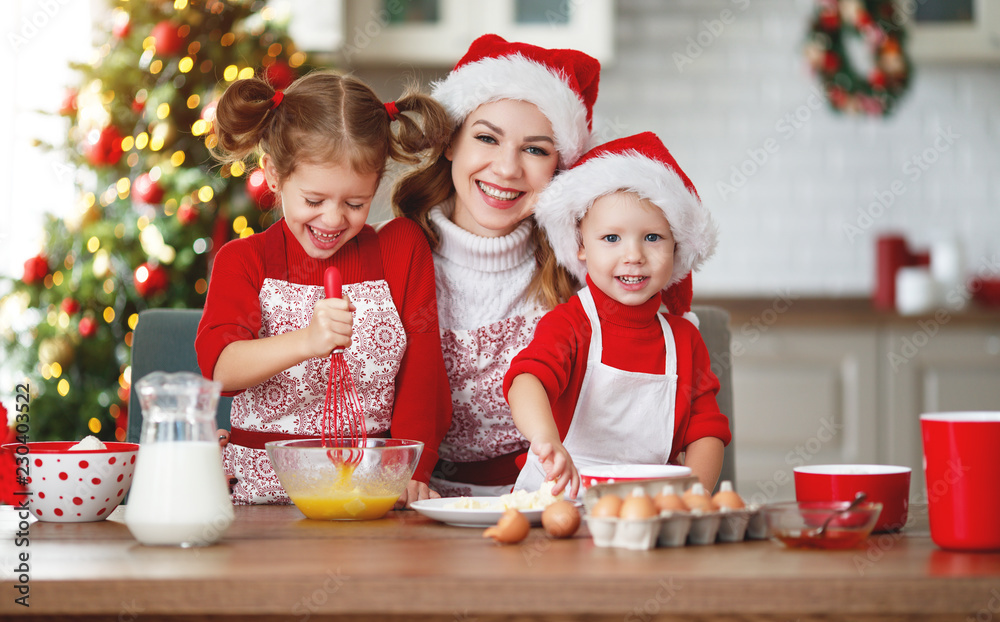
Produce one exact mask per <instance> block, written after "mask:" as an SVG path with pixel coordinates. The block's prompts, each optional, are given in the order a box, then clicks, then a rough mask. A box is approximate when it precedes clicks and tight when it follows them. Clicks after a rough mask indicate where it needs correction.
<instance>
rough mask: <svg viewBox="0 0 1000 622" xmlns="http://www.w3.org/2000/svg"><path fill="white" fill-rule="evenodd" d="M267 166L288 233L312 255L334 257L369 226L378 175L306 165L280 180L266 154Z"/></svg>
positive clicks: (266, 171) (332, 167)
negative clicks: (278, 196)
mask: <svg viewBox="0 0 1000 622" xmlns="http://www.w3.org/2000/svg"><path fill="white" fill-rule="evenodd" d="M263 166H264V175H265V177H266V178H267V182H268V185H276V186H277V190H276V192H277V193H278V194H279V195H280V197H281V207H282V211H283V212H284V216H285V222H286V223H287V224H288V229H289V230H290V231H291V232H292V235H294V236H295V239H296V240H298V242H299V244H301V245H302V248H303V249H305V252H306V254H307V255H309V256H310V257H312V258H314V259H328V258H330V257H332V256H333V255H334V253H336V252H337V251H338V250H340V248H341V247H343V246H344V244H346V243H347V242H348V241H349V240H350V239H351V238H353V237H354V236H356V235H357V234H358V232H359V231H361V228H362V227H364V225H365V220H367V218H368V212H369V211H370V210H371V205H372V198H373V197H374V196H375V191H376V190H377V189H378V182H379V175H378V173H364V174H362V173H357V172H355V171H354V170H352V169H351V168H350V166H346V165H340V164H325V165H318V164H306V163H303V164H299V165H298V166H297V167H296V168H295V170H294V171H292V174H291V175H289V176H288V177H287V178H285V179H283V180H279V179H278V176H277V172H276V171H275V170H274V166H273V163H272V162H271V161H270V159H269V158H268V156H266V155H265V156H264V159H263Z"/></svg>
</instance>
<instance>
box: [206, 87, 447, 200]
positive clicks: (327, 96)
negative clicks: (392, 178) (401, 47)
mask: <svg viewBox="0 0 1000 622" xmlns="http://www.w3.org/2000/svg"><path fill="white" fill-rule="evenodd" d="M276 92H277V91H276V90H275V89H274V87H273V86H271V85H270V84H268V83H267V82H266V81H264V80H262V79H260V78H249V79H245V80H237V81H236V82H234V83H233V84H231V85H230V86H229V88H228V89H226V92H225V93H224V94H223V95H222V98H221V99H220V100H219V104H218V106H217V108H216V117H215V132H216V135H217V136H218V139H219V142H218V146H217V147H216V148H215V149H214V150H213V155H214V156H215V157H216V159H218V160H219V161H221V162H224V163H229V162H235V161H243V160H246V159H247V158H248V157H250V156H253V155H258V154H259V153H260V152H263V153H266V154H268V156H269V157H270V158H271V161H272V162H273V163H274V167H275V171H276V172H277V174H278V176H279V178H280V179H282V180H283V179H287V178H288V176H289V175H291V174H292V173H293V172H294V171H295V169H296V167H297V166H298V165H299V164H300V163H309V164H324V163H327V162H334V161H339V162H347V163H349V164H350V166H351V168H352V170H354V171H355V172H358V173H377V174H378V176H379V178H380V179H381V176H382V174H383V173H384V172H385V167H386V164H387V162H388V160H389V159H392V160H396V161H398V162H404V163H408V164H416V163H418V162H420V155H419V154H421V153H422V152H424V151H426V150H428V149H432V148H434V146H435V145H438V144H441V143H443V142H445V141H447V139H448V137H449V136H450V132H451V122H450V121H449V119H448V115H447V113H446V112H445V110H444V108H442V107H441V105H440V104H439V103H438V102H437V101H436V100H434V99H433V98H431V97H429V96H428V95H424V94H421V93H419V92H418V91H416V90H415V89H414V88H412V87H410V88H408V89H407V90H406V92H405V93H404V94H403V96H402V97H400V98H399V99H398V100H397V101H396V102H395V103H396V109H397V110H398V111H399V113H400V114H398V115H397V116H396V119H395V120H397V121H398V122H399V123H398V130H397V131H396V132H395V133H394V132H393V131H392V119H390V118H389V113H388V112H387V110H386V107H385V105H384V104H383V103H382V101H381V100H380V99H379V98H378V96H377V95H376V94H375V92H374V91H373V90H372V89H371V87H369V86H368V85H367V84H365V83H364V82H362V81H360V80H358V79H357V78H354V77H353V76H346V75H341V74H339V73H337V72H334V71H315V72H312V73H309V74H307V75H305V76H303V77H301V78H299V79H298V80H296V81H295V82H294V83H292V84H291V85H290V86H289V87H288V88H287V89H285V91H284V93H283V97H282V98H281V99H280V100H279V103H278V104H277V105H275V104H274V97H275V93H276ZM403 113H413V115H414V116H418V117H419V119H420V122H419V123H418V122H417V120H415V119H413V118H411V114H403Z"/></svg>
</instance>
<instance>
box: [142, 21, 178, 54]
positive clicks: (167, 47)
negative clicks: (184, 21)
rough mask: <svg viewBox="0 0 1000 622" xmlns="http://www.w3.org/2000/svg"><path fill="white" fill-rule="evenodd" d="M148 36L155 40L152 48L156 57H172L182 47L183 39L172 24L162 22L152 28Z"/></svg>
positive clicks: (175, 25)
mask: <svg viewBox="0 0 1000 622" xmlns="http://www.w3.org/2000/svg"><path fill="white" fill-rule="evenodd" d="M149 34H150V36H152V37H153V39H155V40H156V44H155V46H154V48H155V50H156V55H157V56H173V55H174V54H176V53H177V52H180V51H181V48H183V47H184V37H182V36H181V35H180V33H179V32H178V27H177V24H174V23H173V22H170V21H167V20H164V21H162V22H160V23H159V24H157V25H155V26H153V30H152V32H150V33H149Z"/></svg>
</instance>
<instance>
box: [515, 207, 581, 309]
mask: <svg viewBox="0 0 1000 622" xmlns="http://www.w3.org/2000/svg"><path fill="white" fill-rule="evenodd" d="M531 235H532V239H533V240H534V242H535V275H534V276H533V277H532V278H531V282H530V283H529V284H528V287H527V289H526V290H525V296H526V297H533V298H534V299H535V300H536V301H537V302H538V303H539V304H540V305H542V306H543V307H544V308H545V309H552V308H554V307H555V306H556V305H558V304H560V303H563V302H566V301H567V300H569V299H570V298H571V297H572V296H573V294H575V293H576V292H577V291H578V290H579V289H580V287H582V284H581V283H579V282H577V280H576V278H575V277H574V276H573V275H572V274H571V273H570V272H569V270H567V269H566V268H564V267H563V266H562V265H561V264H560V263H559V262H558V261H557V260H556V254H555V251H553V250H552V245H551V244H549V238H548V236H546V235H545V232H544V231H543V230H542V228H541V227H539V226H538V223H536V222H535V218H534V216H532V217H531Z"/></svg>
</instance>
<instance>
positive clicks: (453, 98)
mask: <svg viewBox="0 0 1000 622" xmlns="http://www.w3.org/2000/svg"><path fill="white" fill-rule="evenodd" d="M600 73H601V64H600V63H599V62H598V61H597V59H595V58H592V57H590V56H588V55H586V54H584V53H583V52H579V51H577V50H549V49H546V48H541V47H538V46H535V45H529V44H527V43H516V42H508V41H506V40H505V39H503V38H502V37H499V36H497V35H483V36H481V37H479V38H478V39H476V40H475V41H473V42H472V45H471V46H469V51H468V52H466V54H465V56H463V57H462V59H461V60H459V61H458V64H457V65H455V68H454V69H452V70H451V73H449V74H448V76H447V77H445V78H444V79H443V80H440V81H438V82H435V83H434V85H433V88H432V91H431V95H432V96H433V97H434V98H435V99H436V100H438V101H439V102H440V103H441V105H442V106H444V108H445V110H447V111H448V115H449V116H450V117H451V119H452V121H454V122H455V125H456V127H457V126H459V125H461V124H462V122H463V121H465V118H466V117H467V116H469V114H471V113H472V112H473V111H474V110H475V109H476V108H478V107H479V106H481V105H482V104H486V103H489V102H494V101H498V100H501V99H517V100H522V101H526V102H531V103H532V104H535V105H536V106H538V109H539V110H541V112H542V114H544V115H545V117H546V118H547V119H548V120H549V122H550V123H551V124H552V131H553V133H554V134H555V136H554V137H553V138H554V139H555V143H556V144H555V146H556V151H557V152H558V153H559V168H568V167H570V166H572V165H573V164H574V163H575V162H576V161H577V160H578V159H579V158H580V156H581V155H583V153H584V152H585V151H586V150H587V148H588V147H589V143H590V133H591V129H592V121H593V111H594V101H595V100H596V99H597V83H598V80H599V79H600Z"/></svg>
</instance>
